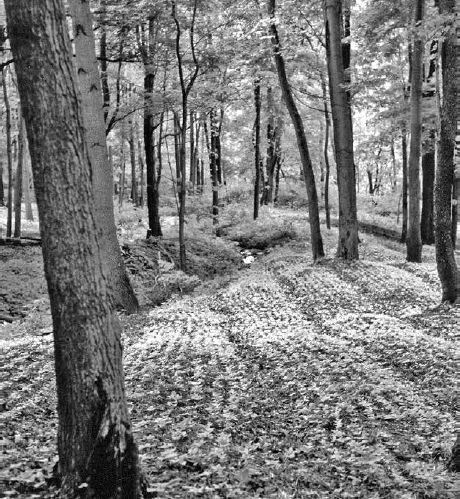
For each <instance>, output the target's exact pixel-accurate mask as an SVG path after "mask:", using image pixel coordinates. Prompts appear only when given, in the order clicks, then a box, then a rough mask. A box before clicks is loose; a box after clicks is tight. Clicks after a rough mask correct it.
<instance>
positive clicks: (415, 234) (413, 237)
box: [406, 0, 424, 262]
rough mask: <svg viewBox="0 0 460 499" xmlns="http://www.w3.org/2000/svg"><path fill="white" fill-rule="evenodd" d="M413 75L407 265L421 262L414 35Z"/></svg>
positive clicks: (417, 45)
mask: <svg viewBox="0 0 460 499" xmlns="http://www.w3.org/2000/svg"><path fill="white" fill-rule="evenodd" d="M423 10H424V0H416V4H415V12H414V26H417V25H418V24H419V23H420V22H421V21H422V19H423ZM412 47H413V49H412V75H411V88H410V128H411V129H410V151H409V169H408V181H409V217H408V229H407V240H406V249H407V261H409V262H421V261H422V237H421V232H420V190H421V189H420V154H421V137H422V83H423V71H422V64H423V40H422V39H421V35H420V34H419V33H416V34H415V38H414V42H413V44H412Z"/></svg>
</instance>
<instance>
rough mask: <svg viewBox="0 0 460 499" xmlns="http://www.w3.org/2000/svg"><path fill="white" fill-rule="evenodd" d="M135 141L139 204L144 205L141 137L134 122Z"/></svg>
mask: <svg viewBox="0 0 460 499" xmlns="http://www.w3.org/2000/svg"><path fill="white" fill-rule="evenodd" d="M136 142H137V162H138V163H139V177H140V182H139V194H138V198H139V206H141V207H142V208H143V207H144V190H145V180H144V176H145V167H144V158H143V156H142V143H141V138H140V136H139V124H138V123H137V122H136Z"/></svg>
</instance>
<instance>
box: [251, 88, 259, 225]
mask: <svg viewBox="0 0 460 499" xmlns="http://www.w3.org/2000/svg"><path fill="white" fill-rule="evenodd" d="M254 108H255V113H256V115H255V118H254V168H255V175H254V203H253V213H252V217H253V219H254V220H257V218H258V217H259V196H260V79H258V78H256V80H255V81H254Z"/></svg>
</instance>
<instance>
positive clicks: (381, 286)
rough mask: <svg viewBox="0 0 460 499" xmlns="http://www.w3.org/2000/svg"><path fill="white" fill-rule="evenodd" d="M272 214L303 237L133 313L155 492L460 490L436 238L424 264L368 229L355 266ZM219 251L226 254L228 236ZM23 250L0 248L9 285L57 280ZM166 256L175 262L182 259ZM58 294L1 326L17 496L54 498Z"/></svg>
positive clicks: (289, 215) (451, 350)
mask: <svg viewBox="0 0 460 499" xmlns="http://www.w3.org/2000/svg"><path fill="white" fill-rule="evenodd" d="M272 215H273V216H275V217H276V216H279V217H282V218H283V221H284V222H283V223H284V224H286V223H287V224H288V225H289V226H290V227H291V228H292V231H294V232H295V233H296V234H297V237H294V238H293V239H290V240H288V241H287V242H286V241H284V244H283V245H280V246H276V247H274V248H267V249H265V251H260V247H259V249H258V251H254V252H253V253H254V257H255V260H254V261H253V262H252V263H251V264H250V265H246V266H244V267H243V268H241V269H240V270H237V267H238V265H236V263H235V264H234V265H233V267H232V268H233V270H232V272H230V271H229V272H226V269H225V268H222V269H221V270H220V271H219V274H221V277H217V278H216V279H214V280H211V281H203V279H202V280H201V283H200V282H199V280H198V279H196V282H195V283H194V284H193V285H191V286H190V290H189V291H190V293H189V294H183V293H182V291H183V289H182V286H180V289H179V291H180V293H179V294H176V295H173V296H171V297H170V298H169V299H167V301H166V302H165V303H163V304H162V305H160V306H156V307H152V306H151V305H149V300H148V297H147V298H144V301H143V304H144V308H143V310H142V311H141V312H140V313H139V314H137V315H133V316H124V315H121V320H122V323H123V328H124V333H123V337H124V346H125V359H124V361H125V373H126V386H127V395H128V399H129V405H130V411H131V416H132V421H133V425H134V428H135V431H136V438H137V442H138V444H139V449H140V454H141V459H142V466H143V469H144V472H145V474H146V477H147V479H148V481H149V490H150V492H151V494H152V497H158V498H165V499H168V498H194V497H197V498H198V497H200V498H219V497H222V498H286V499H287V498H304V497H305V498H307V497H308V498H310V497H311V498H337V499H339V498H372V499H377V498H389V499H393V498H395V499H396V498H400V499H409V498H414V499H415V498H419V499H422V498H423V499H427V498H457V497H459V494H460V482H459V480H458V476H457V477H456V476H455V475H454V474H452V473H449V472H447V471H446V464H447V460H448V458H449V455H450V449H451V447H452V445H453V441H454V432H455V430H454V426H455V425H454V407H455V368H454V367H455V366H454V359H455V349H456V345H455V343H454V340H455V332H456V331H455V326H454V324H455V314H456V313H457V314H458V310H457V311H456V310H455V309H454V308H452V307H449V306H439V299H440V289H439V283H438V277H437V273H436V266H435V262H434V251H433V248H427V247H425V248H424V257H423V263H422V264H412V263H407V262H406V261H405V254H404V247H403V246H402V245H400V244H399V243H396V242H391V241H387V240H384V239H377V238H375V237H373V236H370V235H367V234H365V235H362V236H361V239H362V242H361V245H360V258H361V259H360V260H359V261H358V262H353V263H347V262H343V261H338V260H336V259H334V258H333V256H334V252H335V246H336V239H337V230H336V229H334V228H333V229H332V230H330V231H326V230H325V229H324V231H323V236H324V239H325V246H326V251H327V257H326V258H325V259H324V260H322V261H321V262H320V263H318V264H313V263H312V261H311V255H310V248H309V242H308V240H306V238H305V237H304V234H305V232H306V229H305V227H306V221H305V216H304V215H302V214H300V213H299V212H298V211H295V210H278V211H277V210H273V212H272ZM286 221H287V222H286ZM285 227H287V226H286V225H285ZM242 232H244V231H242ZM281 240H282V239H280V241H281ZM215 244H219V245H221V247H220V249H221V250H222V251H223V246H224V245H225V242H222V241H219V242H218V243H217V242H216V243H215ZM228 245H229V246H228V252H229V255H234V254H235V251H236V250H235V246H234V243H228ZM194 247H195V248H198V249H200V248H201V246H199V244H198V243H196V244H195V246H194ZM13 249H14V248H2V249H1V250H0V263H1V262H3V264H2V267H3V269H2V273H1V274H0V275H1V276H2V278H3V277H4V275H5V268H6V269H7V273H8V272H9V276H10V277H9V279H8V286H10V281H11V280H12V279H11V276H13V280H14V279H17V280H18V281H19V280H23V279H25V276H26V275H27V274H29V275H32V276H33V279H36V280H37V282H41V283H42V284H41V285H42V286H44V281H43V277H42V275H41V267H40V264H38V266H37V263H36V262H37V261H38V262H39V261H40V257H39V250H38V249H37V248H19V249H18V248H16V249H14V251H21V252H22V251H24V252H25V253H24V254H20V253H15V254H14V255H10V257H13V256H14V258H15V260H16V261H15V262H13V263H14V265H13V264H11V258H6V257H5V252H8V251H10V250H11V251H13ZM130 251H131V253H130ZM142 251H144V253H142ZM142 251H138V252H137V253H134V252H133V251H132V248H131V249H129V248H128V249H126V250H125V257H127V259H128V260H130V261H131V272H132V276H133V279H134V284H135V285H136V286H139V285H141V284H142V282H144V284H143V285H142V286H141V288H142V289H143V290H144V291H145V293H146V294H148V291H149V289H150V288H148V287H147V286H146V285H145V280H144V281H142V279H141V277H140V275H141V273H142V269H141V265H140V263H139V262H143V263H142V265H144V266H145V264H146V262H147V263H148V262H151V255H150V256H149V255H146V250H145V249H144V250H142ZM168 251H169V253H171V251H173V249H171V247H168ZM126 252H127V253H128V254H126ZM141 253H142V254H141ZM195 254H196V251H195ZM34 255H35V256H34ZM142 255H144V257H145V258H144V259H142V258H143V257H142ZM164 258H166V257H164ZM197 258H198V257H197ZM232 258H233V257H232ZM234 258H235V262H236V256H235V257H234ZM24 259H25V260H24ZM195 261H198V260H195ZM24 262H25V263H24ZM160 263H161V259H160ZM128 264H129V263H128ZM163 266H164V267H166V270H167V271H169V270H170V269H169V268H168V267H169V264H168V260H164V261H163ZM13 268H17V275H16V277H15V276H14V275H13V274H11V272H12V270H11V269H13ZM8 269H9V270H8ZM227 270H228V269H227ZM144 272H147V271H146V270H144ZM160 277H161V276H160ZM5 279H6V277H5ZM40 279H41V281H40ZM184 279H185V278H184ZM190 279H191V278H190ZM166 280H167V279H166ZM34 282H35V281H34ZM187 282H188V281H187ZM155 283H156V284H157V285H158V279H156V280H155ZM24 284H25V283H24ZM162 287H163V288H165V287H166V284H165V283H164V282H163V284H162ZM29 288H30V284H29ZM2 289H5V288H2ZM6 289H9V288H6ZM44 289H45V288H44V287H43V288H42V289H41V290H40V289H39V290H38V291H37V293H38V296H35V295H34V296H31V297H30V300H29V301H28V302H27V303H22V305H21V306H22V307H23V313H24V314H25V318H23V319H21V320H18V321H15V322H14V323H12V324H5V325H4V326H0V343H1V348H2V351H3V359H4V360H3V363H2V366H0V369H1V371H0V372H1V374H0V377H1V382H2V385H3V386H2V389H3V396H2V399H1V400H0V410H1V413H0V427H1V437H0V438H1V439H0V445H1V447H2V457H1V459H2V463H1V466H0V467H1V470H2V471H1V475H0V479H1V480H2V485H1V486H0V488H1V489H3V497H22V498H34V497H36V498H45V497H53V494H54V491H53V487H52V482H51V481H50V479H51V476H52V467H53V465H54V463H55V460H56V426H57V418H56V414H55V407H56V399H55V385H54V368H53V347H52V335H51V334H49V333H50V331H51V322H50V318H49V312H48V308H47V302H46V299H45V298H44V297H43V296H41V295H42V294H44V293H45V291H44ZM22 293H23V295H22V296H23V299H24V291H23V292H22ZM9 295H10V292H9ZM153 301H154V300H153ZM151 302H152V300H150V303H151ZM0 494H1V492H0Z"/></svg>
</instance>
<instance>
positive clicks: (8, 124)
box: [1, 69, 13, 238]
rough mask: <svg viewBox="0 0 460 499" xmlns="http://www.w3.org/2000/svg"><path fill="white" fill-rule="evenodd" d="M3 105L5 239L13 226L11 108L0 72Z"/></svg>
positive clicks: (2, 72) (9, 234)
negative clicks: (5, 177) (5, 197)
mask: <svg viewBox="0 0 460 499" xmlns="http://www.w3.org/2000/svg"><path fill="white" fill-rule="evenodd" d="M1 78H2V88H3V103H4V104H5V127H6V160H7V165H8V190H7V196H8V197H7V202H6V209H7V213H6V237H7V238H8V237H11V232H12V225H13V151H12V141H11V106H10V100H9V97H8V88H7V84H6V70H5V69H2V71H1Z"/></svg>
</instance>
